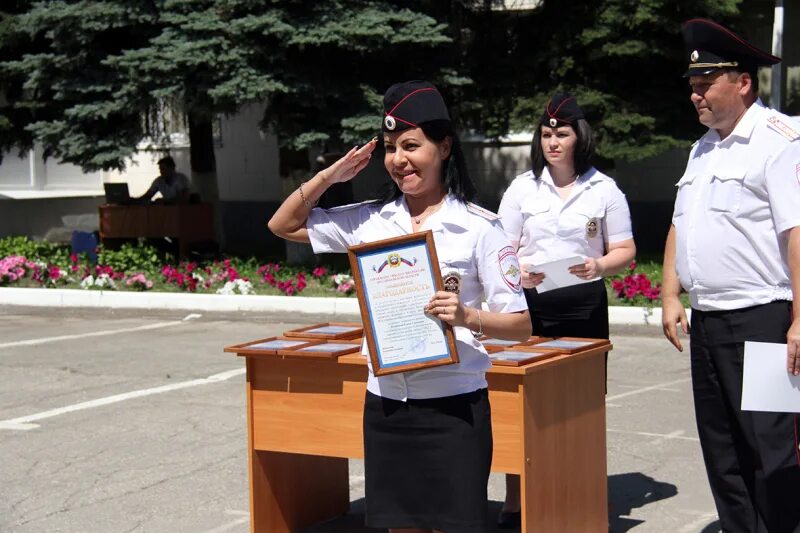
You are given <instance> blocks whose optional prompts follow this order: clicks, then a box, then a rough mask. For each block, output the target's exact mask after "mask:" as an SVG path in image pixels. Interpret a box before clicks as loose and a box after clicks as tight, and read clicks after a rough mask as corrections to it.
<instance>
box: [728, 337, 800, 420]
mask: <svg viewBox="0 0 800 533" xmlns="http://www.w3.org/2000/svg"><path fill="white" fill-rule="evenodd" d="M743 373H744V376H743V379H742V411H769V412H776V413H800V376H793V375H791V374H789V372H788V371H787V370H786V345H785V344H775V343H771V342H751V341H747V342H745V343H744V370H743Z"/></svg>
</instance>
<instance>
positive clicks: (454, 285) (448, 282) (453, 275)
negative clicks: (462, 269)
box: [442, 271, 461, 294]
mask: <svg viewBox="0 0 800 533" xmlns="http://www.w3.org/2000/svg"><path fill="white" fill-rule="evenodd" d="M442 283H444V290H446V291H447V292H454V293H456V294H458V293H459V292H461V274H459V273H458V272H456V271H452V272H448V273H447V274H445V275H444V278H442Z"/></svg>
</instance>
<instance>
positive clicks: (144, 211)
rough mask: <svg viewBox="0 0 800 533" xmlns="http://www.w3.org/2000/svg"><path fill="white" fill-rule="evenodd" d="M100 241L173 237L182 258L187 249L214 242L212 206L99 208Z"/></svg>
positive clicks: (120, 206) (119, 206)
mask: <svg viewBox="0 0 800 533" xmlns="http://www.w3.org/2000/svg"><path fill="white" fill-rule="evenodd" d="M98 210H99V214H100V240H101V241H102V242H103V243H105V242H106V241H107V240H108V239H136V238H139V237H145V238H158V237H173V238H176V239H178V248H179V254H180V256H181V257H185V256H186V255H187V253H188V251H189V245H191V244H192V243H194V242H200V241H213V240H214V209H213V206H212V205H211V204H181V205H164V204H150V205H101V206H99V207H98Z"/></svg>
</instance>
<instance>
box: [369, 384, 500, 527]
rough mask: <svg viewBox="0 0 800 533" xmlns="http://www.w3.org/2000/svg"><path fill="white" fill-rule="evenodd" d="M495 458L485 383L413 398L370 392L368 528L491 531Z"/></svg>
mask: <svg viewBox="0 0 800 533" xmlns="http://www.w3.org/2000/svg"><path fill="white" fill-rule="evenodd" d="M491 463H492V420H491V409H490V408H489V395H488V391H487V390H486V389H481V390H478V391H475V392H471V393H467V394H459V395H456V396H448V397H445V398H433V399H426V400H408V401H407V402H401V401H397V400H390V399H387V398H382V397H380V396H376V395H374V394H372V393H370V392H367V397H366V400H365V404H364V474H365V478H366V479H365V487H366V503H365V515H366V525H367V526H369V527H379V528H424V529H439V530H442V531H445V532H446V533H462V532H463V533H474V532H484V531H487V530H488V516H487V488H486V487H487V483H488V481H489V469H490V467H491Z"/></svg>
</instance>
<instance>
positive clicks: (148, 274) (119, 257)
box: [0, 237, 355, 296]
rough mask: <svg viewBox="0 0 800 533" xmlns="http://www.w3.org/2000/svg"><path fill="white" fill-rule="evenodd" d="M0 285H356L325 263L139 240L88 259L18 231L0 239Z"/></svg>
mask: <svg viewBox="0 0 800 533" xmlns="http://www.w3.org/2000/svg"><path fill="white" fill-rule="evenodd" d="M2 286H15V287H61V288H75V289H83V290H127V291H164V292H167V291H177V292H192V293H206V294H208V293H215V294H243V295H246V294H268V295H269V294H272V295H286V296H292V295H295V294H300V293H303V295H304V296H349V295H351V294H353V292H354V289H355V287H354V285H353V280H352V278H351V277H350V274H349V273H338V272H335V271H333V269H331V268H330V267H327V266H317V267H315V268H312V269H310V271H309V269H305V268H302V267H291V266H286V265H282V264H279V263H260V262H259V261H258V260H256V259H254V258H249V259H240V258H235V257H231V258H226V259H222V260H218V261H208V262H203V263H199V262H194V261H181V262H176V261H174V260H172V258H171V256H168V255H167V256H163V255H162V254H160V253H159V252H158V250H156V249H155V248H153V247H151V246H148V245H145V244H143V243H139V244H138V245H131V244H126V245H123V246H122V247H121V248H120V249H119V250H107V249H103V248H100V249H98V250H97V262H92V261H90V260H89V258H88V256H86V255H83V256H78V255H75V254H70V252H69V248H68V247H65V246H57V245H51V244H47V243H39V242H32V241H29V240H28V239H25V238H22V237H13V238H5V239H0V287H2Z"/></svg>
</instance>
